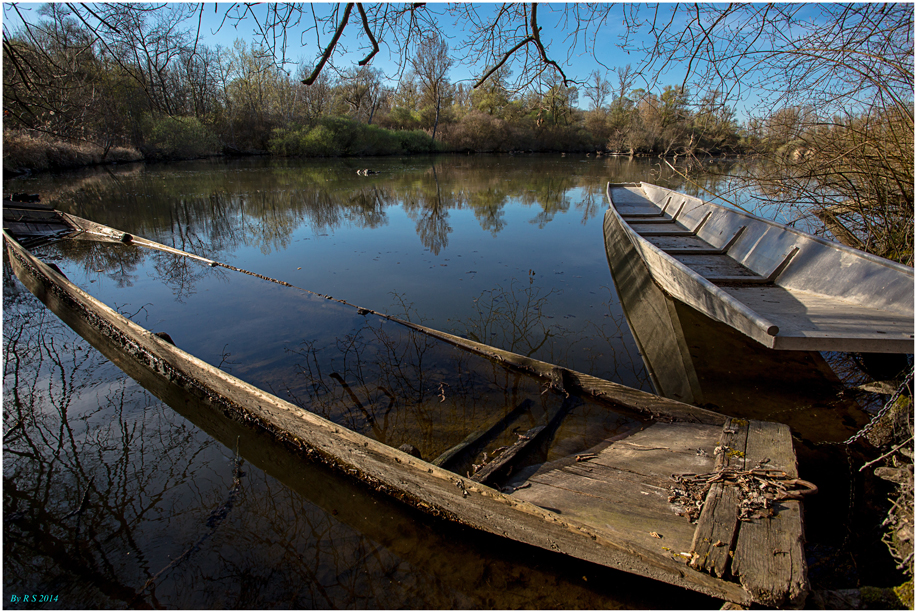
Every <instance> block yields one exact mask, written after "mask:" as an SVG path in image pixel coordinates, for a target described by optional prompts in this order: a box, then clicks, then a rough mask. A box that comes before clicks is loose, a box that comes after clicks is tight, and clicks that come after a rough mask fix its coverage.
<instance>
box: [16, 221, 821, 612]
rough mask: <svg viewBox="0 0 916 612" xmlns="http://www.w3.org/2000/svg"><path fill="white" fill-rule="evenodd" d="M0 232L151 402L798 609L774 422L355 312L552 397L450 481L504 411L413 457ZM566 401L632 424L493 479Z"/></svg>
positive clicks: (796, 534)
mask: <svg viewBox="0 0 916 612" xmlns="http://www.w3.org/2000/svg"><path fill="white" fill-rule="evenodd" d="M60 219H61V220H62V221H63V222H65V223H66V224H69V225H72V226H73V227H74V228H75V229H76V230H77V231H78V233H79V234H78V235H79V236H81V237H83V238H85V237H86V236H87V235H88V236H92V237H93V239H98V240H103V241H111V242H115V241H118V242H120V243H122V244H127V245H128V247H124V248H151V249H158V250H164V251H167V252H171V253H173V254H177V255H183V256H187V257H189V258H192V259H194V260H196V261H197V262H199V263H200V265H202V266H211V267H213V266H222V267H226V268H230V269H234V268H231V266H227V265H226V264H222V263H219V262H215V261H212V260H208V259H206V258H203V257H199V256H194V255H190V254H187V253H184V254H183V253H182V252H181V251H178V250H176V249H172V248H170V247H166V246H164V245H159V244H156V243H154V242H151V241H148V240H145V239H143V238H139V237H135V236H131V235H129V234H127V233H124V232H120V231H117V230H114V229H112V228H108V227H105V226H101V225H98V224H95V223H92V222H88V221H85V220H82V219H78V218H75V217H71V216H69V215H63V214H61V215H60ZM55 235H57V234H56V233H55ZM4 240H5V243H6V247H7V248H6V252H7V254H8V260H9V262H10V264H11V266H12V268H13V271H14V272H15V274H16V276H17V277H18V278H19V279H20V280H21V282H22V283H23V284H24V285H25V286H26V287H27V288H28V289H29V290H30V291H31V292H32V293H33V294H35V295H36V296H37V297H38V298H39V299H41V300H42V301H43V302H44V303H45V304H46V305H47V306H48V307H49V308H50V309H51V310H52V311H53V312H55V313H56V314H57V315H58V316H59V317H60V318H61V319H62V320H63V321H64V322H65V323H67V324H68V325H69V326H70V327H72V328H73V329H74V330H76V331H77V332H78V333H79V334H80V335H81V336H83V337H84V338H86V339H87V340H88V341H89V342H90V343H91V344H93V345H94V346H95V347H96V348H98V349H99V350H100V351H101V352H102V353H103V354H105V355H106V356H107V357H108V358H109V359H111V360H112V361H113V362H114V363H115V364H117V365H119V366H120V367H121V368H122V369H123V370H124V371H125V372H127V373H128V374H129V375H131V376H133V377H134V378H135V379H137V380H138V381H139V382H140V383H141V384H144V385H149V381H150V380H156V381H158V383H161V384H157V385H150V386H149V387H148V388H149V389H150V391H151V392H153V393H154V394H157V395H159V396H160V398H161V399H163V400H164V401H166V402H179V403H180V402H182V401H183V400H182V398H191V399H193V401H194V402H195V404H199V405H202V406H206V407H209V409H210V411H211V412H212V415H213V418H216V419H219V418H228V419H231V420H233V421H236V422H238V423H240V424H242V425H245V426H248V427H251V428H253V429H254V430H255V431H257V432H260V433H262V434H264V435H268V436H270V437H271V438H273V439H275V440H276V441H279V442H280V443H282V444H283V445H285V446H286V447H287V448H288V449H290V450H292V451H293V452H295V453H297V454H299V455H301V456H303V457H304V458H308V459H309V460H312V461H319V462H322V463H325V464H327V465H329V466H332V467H335V468H337V469H339V470H340V471H342V472H343V473H344V474H346V475H348V476H349V477H351V478H354V479H357V480H359V481H362V482H363V483H365V484H367V485H368V486H371V487H373V488H374V489H376V490H378V491H380V492H383V493H385V494H388V495H391V496H393V497H394V498H396V499H399V500H401V501H403V502H404V503H407V504H410V505H412V506H414V507H416V508H418V509H420V510H421V511H424V512H427V513H430V514H432V515H434V516H438V517H441V518H444V519H446V520H452V521H457V522H460V523H462V524H465V525H469V526H472V527H474V528H477V529H480V530H483V531H486V532H490V533H493V534H496V535H499V536H502V537H505V538H509V539H512V540H516V541H519V542H524V543H527V544H530V545H534V546H538V547H541V548H544V549H547V550H552V551H556V552H558V553H560V554H564V555H570V556H572V557H576V558H580V559H584V560H587V561H590V562H594V563H598V564H601V565H604V566H608V567H612V568H617V569H620V570H622V571H625V572H631V573H635V574H639V575H642V576H646V577H649V578H652V579H656V580H661V581H664V582H667V583H670V584H674V585H678V586H681V587H684V588H688V589H692V590H695V591H699V592H702V593H706V594H709V595H711V596H714V597H718V598H721V599H724V600H727V601H731V602H735V603H740V604H744V605H749V604H753V603H759V604H764V605H768V606H783V607H793V606H800V605H801V604H802V603H803V602H804V598H805V596H806V593H807V577H806V565H805V555H804V541H803V526H802V508H801V501H800V499H801V497H800V495H801V493H803V492H804V491H810V490H811V488H812V487H811V485H809V484H808V483H805V482H804V481H799V480H798V473H797V468H796V460H795V454H794V450H793V448H792V439H791V435H790V432H789V429H788V427H786V426H785V425H780V424H776V423H769V422H763V421H746V420H739V419H731V418H727V417H725V416H723V415H720V414H717V413H714V412H711V411H708V410H703V409H700V408H696V407H693V406H689V405H686V404H681V403H679V402H676V401H672V400H668V399H664V398H659V397H657V396H654V395H652V394H648V393H644V392H641V391H638V390H634V389H629V388H627V387H623V386H621V385H617V384H615V383H611V382H608V381H603V380H599V379H596V378H594V377H591V376H589V375H586V374H583V373H578V372H573V371H570V370H567V369H564V368H561V367H557V366H552V365H550V364H546V363H543V362H540V361H536V360H532V359H528V358H525V357H522V356H519V355H515V354H513V353H509V352H506V351H501V350H499V349H495V348H493V347H488V346H485V345H482V344H478V343H475V342H471V341H469V340H466V339H463V338H459V337H456V336H452V335H450V334H446V333H443V332H438V331H435V330H431V329H426V328H422V327H420V326H417V325H415V324H412V323H408V322H403V321H397V320H396V319H392V318H391V317H387V316H386V315H382V314H379V313H375V312H373V311H369V310H368V309H360V311H361V313H360V314H361V315H363V316H375V317H384V318H386V319H389V320H392V321H397V323H398V324H403V325H405V326H408V327H411V328H414V329H418V330H420V331H422V332H423V333H424V334H429V335H431V336H433V337H435V338H438V339H439V340H441V341H443V342H447V343H449V344H450V345H453V346H456V347H460V348H461V349H466V350H467V351H471V352H473V353H475V354H476V356H475V358H476V359H483V360H488V361H489V362H493V363H496V364H498V365H499V366H500V367H506V368H511V369H513V370H515V371H517V372H520V373H522V375H524V376H529V377H536V378H539V379H541V380H542V381H543V385H544V393H546V392H547V391H550V392H551V393H555V394H557V396H558V397H561V398H562V397H565V399H563V400H562V405H561V406H560V407H559V409H558V410H556V411H555V413H554V414H553V416H552V417H551V423H550V424H549V425H548V426H547V427H540V428H538V427H536V428H533V429H529V430H528V431H527V432H525V435H523V436H519V439H518V441H517V442H516V443H515V444H514V445H512V447H511V448H509V449H508V450H506V451H505V452H503V453H502V454H501V455H500V458H499V460H495V461H493V462H491V463H489V464H488V465H487V466H486V467H485V469H483V470H481V471H479V472H477V473H475V474H473V475H471V476H465V475H461V474H459V473H457V472H456V471H455V470H454V467H453V466H456V465H460V461H458V457H460V456H462V455H467V453H475V452H478V451H480V450H482V449H484V448H489V447H487V443H488V441H490V440H492V439H493V437H494V432H496V431H498V430H500V429H503V428H505V427H506V426H507V423H511V417H512V413H509V414H506V415H505V416H503V417H502V418H499V419H498V420H496V422H491V423H488V424H486V426H484V427H482V428H481V429H479V430H477V431H474V432H472V433H470V434H469V435H468V436H467V437H466V438H465V439H464V440H463V441H462V442H461V443H459V444H457V445H455V446H454V447H453V448H451V449H449V450H447V451H446V452H443V453H441V454H440V455H439V456H438V457H437V458H436V459H434V460H431V461H425V460H423V459H420V458H417V457H416V456H414V455H413V454H410V453H408V452H404V451H402V450H399V449H397V448H394V447H392V446H388V445H386V444H384V443H382V442H380V441H378V440H376V439H373V438H372V437H369V436H367V435H362V434H360V433H357V432H355V431H352V430H351V429H349V428H347V427H344V426H343V425H341V424H339V423H336V422H333V421H331V420H328V419H325V418H322V417H321V416H318V415H317V414H315V413H312V412H309V411H308V410H303V409H302V408H301V407H299V406H296V405H294V404H292V403H290V402H287V401H285V400H283V399H280V398H279V397H276V396H275V395H272V394H270V393H267V392H265V391H264V390H262V389H260V388H257V387H256V386H254V385H252V384H249V383H247V382H245V381H243V380H241V379H239V378H236V377H235V376H232V375H231V374H228V373H226V372H224V371H222V370H221V369H219V368H217V367H214V366H212V365H210V364H208V363H206V362H204V361H202V360H200V359H198V358H196V357H194V356H193V355H190V354H188V353H186V352H184V351H182V350H181V349H179V348H177V347H176V346H174V345H173V344H172V343H171V342H169V341H167V340H166V339H163V338H162V337H161V336H159V335H156V334H154V333H152V332H151V331H149V330H147V329H145V328H143V327H141V326H139V325H137V324H136V323H134V322H133V321H131V320H129V319H127V318H125V317H124V316H122V315H121V314H119V313H118V312H116V311H114V310H112V309H111V308H109V307H108V306H106V305H105V304H103V303H101V302H100V301H99V300H97V299H96V298H94V297H92V296H91V295H89V294H88V293H86V292H85V291H83V290H82V289H80V288H78V287H76V286H75V285H74V284H73V283H71V282H70V281H69V280H68V279H67V277H66V276H64V274H62V273H61V272H60V271H59V270H58V269H56V268H55V267H54V266H51V265H47V264H45V263H43V262H42V261H40V260H39V259H37V258H36V257H35V256H34V255H33V254H32V253H30V252H29V251H28V250H27V249H25V248H23V247H22V246H21V244H20V243H19V242H18V241H17V240H16V239H15V238H13V237H12V236H10V234H8V233H7V231H6V230H4ZM119 248H120V247H119ZM236 270H237V269H236ZM354 308H355V307H354ZM163 385H164V387H163ZM163 388H164V389H165V390H163ZM579 398H589V401H594V399H595V398H598V399H600V400H601V401H603V402H605V403H606V406H607V410H630V411H633V412H636V413H639V414H641V415H642V422H641V423H640V425H639V426H638V427H634V428H631V429H630V430H628V431H627V432H626V433H625V434H622V435H620V436H616V437H613V438H609V439H604V440H602V441H600V442H599V443H598V444H594V445H592V446H590V447H589V448H584V449H579V450H576V451H574V452H573V453H571V454H569V455H568V456H563V457H561V458H560V459H555V460H552V461H546V462H543V463H540V464H537V463H535V464H529V465H528V466H527V467H524V468H523V469H518V470H517V471H516V472H515V473H512V474H508V473H507V472H509V471H510V470H511V468H512V467H513V463H512V461H513V458H515V457H519V456H521V455H522V454H523V453H524V452H525V450H526V449H530V447H531V446H532V445H535V444H539V443H542V442H544V436H543V435H541V434H542V432H544V430H547V431H549V430H550V428H551V427H553V426H554V424H555V422H556V421H557V420H560V419H562V418H564V416H565V415H566V414H568V413H569V412H570V411H572V410H574V409H575V406H576V403H577V402H581V401H583V400H582V399H579ZM522 404H524V402H522ZM522 407H523V406H519V409H522ZM513 412H515V411H513ZM449 468H452V469H449ZM672 475H677V478H672ZM763 493H767V496H764V495H762V494H763Z"/></svg>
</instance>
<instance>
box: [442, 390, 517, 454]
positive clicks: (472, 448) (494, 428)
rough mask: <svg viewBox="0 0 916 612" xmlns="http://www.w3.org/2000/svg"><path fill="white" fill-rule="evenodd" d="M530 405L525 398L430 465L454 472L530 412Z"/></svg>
mask: <svg viewBox="0 0 916 612" xmlns="http://www.w3.org/2000/svg"><path fill="white" fill-rule="evenodd" d="M532 405H534V402H532V401H531V400H530V399H527V398H526V399H525V400H524V401H523V402H521V403H520V404H519V405H518V406H516V407H515V408H513V409H512V411H511V412H509V414H507V415H506V416H504V417H503V418H501V419H500V420H499V421H497V422H496V423H494V424H493V425H491V426H490V427H482V428H481V429H478V430H477V431H475V432H472V433H471V434H470V435H469V436H468V437H466V438H465V439H464V440H462V441H461V442H459V443H458V444H456V445H455V446H453V447H452V448H450V449H448V450H447V451H445V452H444V453H442V454H441V455H439V456H438V457H436V458H435V459H433V460H432V462H431V463H432V464H433V465H438V466H439V467H441V468H443V469H446V470H452V471H454V468H455V467H457V466H459V465H460V464H461V463H462V461H466V460H467V458H468V456H473V455H476V454H477V453H479V452H480V451H481V450H483V448H484V447H485V446H486V445H487V444H489V443H490V442H492V441H493V440H494V439H496V437H497V436H498V435H499V434H501V433H502V432H503V431H505V430H506V429H507V428H508V427H509V426H510V425H512V423H514V422H515V421H517V420H518V418H519V417H520V416H522V415H523V414H525V413H526V412H527V411H529V410H531V406H532Z"/></svg>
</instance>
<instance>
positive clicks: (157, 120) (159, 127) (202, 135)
mask: <svg viewBox="0 0 916 612" xmlns="http://www.w3.org/2000/svg"><path fill="white" fill-rule="evenodd" d="M141 131H142V135H143V136H142V137H143V144H142V145H141V150H142V151H143V152H144V154H145V155H146V157H147V158H151V159H192V158H195V157H203V156H205V155H213V154H215V153H216V152H217V150H218V148H219V140H218V139H217V138H216V135H215V134H214V133H213V131H212V130H210V128H208V127H207V126H205V125H204V124H202V123H201V122H200V121H199V120H198V119H197V118H196V117H169V116H165V117H153V116H151V115H147V116H146V117H144V118H143V122H142V124H141Z"/></svg>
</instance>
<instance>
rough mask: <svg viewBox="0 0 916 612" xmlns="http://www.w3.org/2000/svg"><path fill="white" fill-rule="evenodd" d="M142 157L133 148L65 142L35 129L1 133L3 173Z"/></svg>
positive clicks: (55, 168) (135, 159) (34, 170)
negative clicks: (34, 130) (32, 130)
mask: <svg viewBox="0 0 916 612" xmlns="http://www.w3.org/2000/svg"><path fill="white" fill-rule="evenodd" d="M143 159H144V158H143V155H142V154H141V153H140V151H139V150H137V149H135V148H133V147H110V148H108V149H107V150H106V149H105V148H104V147H102V146H100V145H97V144H93V143H86V142H82V143H74V142H66V141H63V140H60V139H56V138H53V137H51V136H48V135H45V134H41V133H39V132H26V131H19V130H5V131H4V132H3V175H4V176H9V175H15V174H22V173H25V172H41V171H45V170H64V169H68V168H80V167H82V166H93V165H97V164H104V163H123V162H134V161H141V160H143Z"/></svg>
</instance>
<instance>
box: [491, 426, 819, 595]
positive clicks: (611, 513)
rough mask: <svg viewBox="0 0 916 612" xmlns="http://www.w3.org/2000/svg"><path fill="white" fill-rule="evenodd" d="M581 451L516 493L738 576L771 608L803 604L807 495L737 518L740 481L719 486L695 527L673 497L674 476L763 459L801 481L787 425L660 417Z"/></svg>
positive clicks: (528, 476) (530, 476) (746, 466)
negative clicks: (762, 513) (716, 423)
mask: <svg viewBox="0 0 916 612" xmlns="http://www.w3.org/2000/svg"><path fill="white" fill-rule="evenodd" d="M578 457H579V458H580V459H583V460H581V461H577V458H576V457H569V458H566V459H563V460H559V461H554V462H551V463H546V464H544V465H542V466H540V467H539V468H538V469H537V470H536V471H534V472H533V473H525V472H522V473H520V474H519V475H518V476H517V477H516V479H514V480H513V481H511V482H510V483H509V486H511V487H515V490H514V492H513V493H512V496H513V497H516V498H518V499H522V500H525V501H528V502H531V503H533V504H535V505H537V506H540V507H542V508H544V509H547V510H550V511H551V512H555V513H557V514H559V515H560V516H563V517H567V518H569V519H571V520H575V521H577V522H580V523H583V524H585V525H588V526H589V527H590V528H593V529H595V530H596V531H597V532H599V533H601V532H605V533H608V534H612V533H615V532H616V533H621V532H623V533H627V534H628V537H629V539H630V541H632V542H633V543H634V544H638V545H640V546H642V547H643V548H645V549H646V550H649V551H655V552H657V553H658V554H663V555H666V556H670V558H672V559H675V560H677V561H680V562H682V563H684V564H685V565H687V564H688V563H690V562H691V560H692V567H695V568H696V569H699V570H701V571H705V572H706V573H710V574H713V575H716V576H720V577H723V578H725V579H726V580H729V581H731V582H735V583H740V584H741V585H742V586H743V587H744V588H745V589H747V590H748V591H749V592H751V593H752V594H753V596H754V599H755V600H756V601H758V602H764V603H766V604H768V605H772V606H777V607H779V606H790V607H791V606H797V605H801V603H802V602H803V601H804V596H805V594H806V592H807V591H806V589H807V568H806V565H805V560H804V547H803V543H804V531H803V524H802V515H801V503H800V502H799V501H783V502H776V503H775V504H774V513H773V515H772V516H769V517H767V518H759V517H757V518H751V519H745V520H739V518H738V517H739V512H738V504H739V503H740V501H741V494H740V493H739V491H738V487H737V486H735V485H734V483H732V484H729V483H722V484H716V485H713V486H712V487H711V488H710V489H709V492H708V494H707V496H706V501H705V504H704V507H703V510H702V513H701V515H700V517H699V520H698V521H697V523H696V524H694V523H691V522H690V519H689V518H687V516H686V515H684V513H683V507H682V506H680V505H678V504H677V503H676V501H675V502H674V503H672V502H669V499H671V490H672V488H674V487H675V486H676V483H675V480H674V479H673V478H672V475H674V474H710V473H714V472H717V471H718V470H722V469H731V470H751V469H753V468H754V467H755V466H756V465H758V464H765V465H766V467H768V468H771V469H776V470H782V471H784V472H785V475H786V477H787V478H797V477H798V474H797V470H796V466H795V454H794V450H793V448H792V437H791V433H790V430H789V428H788V427H787V426H785V425H781V424H777V423H766V422H761V421H750V422H748V421H743V420H737V419H730V420H729V422H728V423H726V425H725V427H724V428H723V427H717V426H713V425H703V424H695V423H653V424H651V425H649V426H648V427H646V428H645V429H643V430H641V431H639V432H637V433H635V434H633V435H631V436H629V437H626V438H624V439H622V440H616V441H614V442H609V441H608V442H605V443H602V444H601V445H599V447H596V448H595V449H592V452H591V453H580V454H579V455H578Z"/></svg>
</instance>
